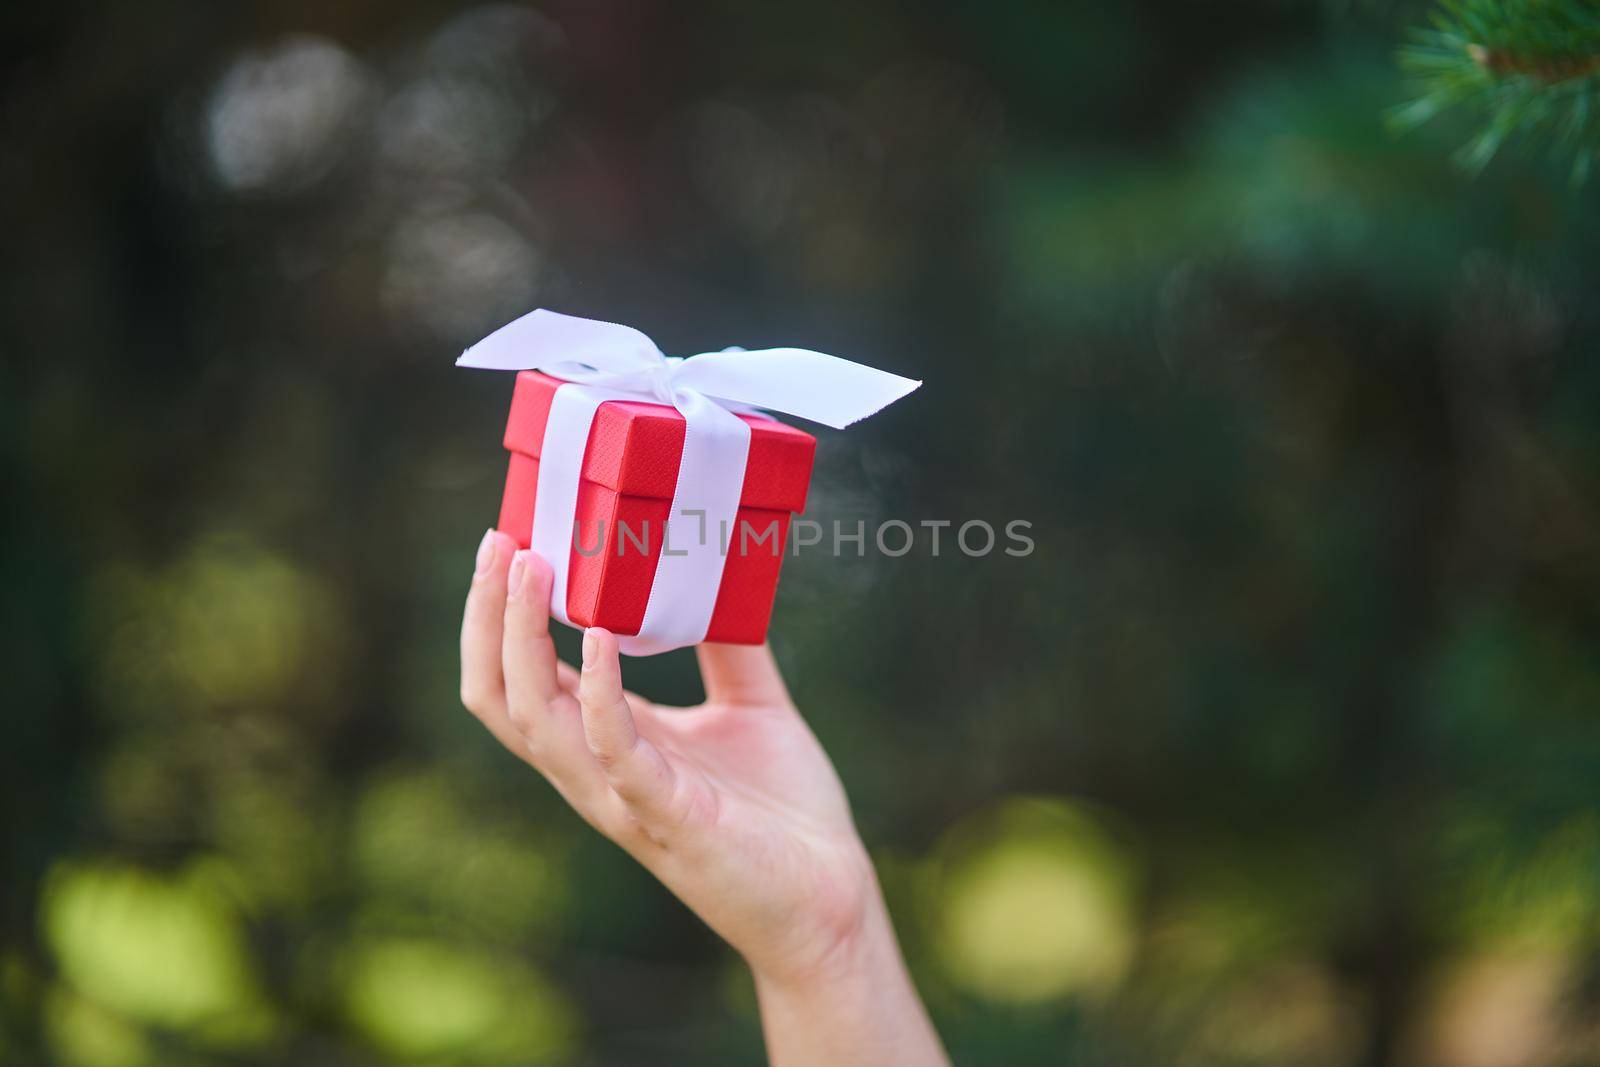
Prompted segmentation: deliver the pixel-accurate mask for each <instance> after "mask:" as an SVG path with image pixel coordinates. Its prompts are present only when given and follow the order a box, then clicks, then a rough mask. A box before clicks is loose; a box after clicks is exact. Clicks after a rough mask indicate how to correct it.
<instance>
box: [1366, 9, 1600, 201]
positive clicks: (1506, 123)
mask: <svg viewBox="0 0 1600 1067" xmlns="http://www.w3.org/2000/svg"><path fill="white" fill-rule="evenodd" d="M1400 63H1401V65H1402V66H1403V67H1404V68H1405V69H1406V70H1407V71H1408V72H1409V73H1410V74H1411V75H1412V77H1413V79H1414V80H1415V82H1416V85H1417V89H1418V94H1419V95H1418V97H1417V99H1415V100H1414V101H1412V102H1411V103H1409V104H1407V105H1405V106H1404V107H1401V108H1399V109H1397V110H1396V111H1395V112H1393V113H1392V114H1391V116H1390V118H1391V121H1392V122H1393V123H1394V125H1396V126H1397V127H1400V128H1411V127H1415V126H1417V125H1420V124H1421V123H1424V122H1426V121H1428V120H1429V119H1432V118H1434V117H1435V116H1436V115H1439V114H1441V113H1442V112H1445V111H1448V110H1452V109H1456V108H1463V109H1468V110H1471V111H1475V112H1477V113H1478V114H1479V115H1481V117H1482V123H1483V126H1482V129H1481V130H1480V132H1479V133H1478V135H1477V136H1476V137H1474V138H1473V139H1472V140H1471V141H1470V142H1469V143H1468V144H1467V145H1465V146H1464V147H1463V148H1462V149H1461V151H1460V152H1459V153H1458V155H1457V158H1458V159H1459V160H1460V161H1461V162H1462V163H1463V164H1464V165H1465V166H1467V167H1468V168H1470V169H1472V170H1480V169H1482V168H1483V167H1484V166H1486V165H1487V164H1488V163H1489V161H1490V160H1491V159H1493V158H1494V156H1495V154H1496V153H1497V152H1499V151H1500V149H1501V148H1502V147H1503V146H1504V145H1505V144H1506V143H1507V142H1508V141H1511V140H1513V139H1522V140H1528V141H1545V142H1548V143H1549V144H1550V145H1551V146H1552V148H1553V149H1554V150H1555V152H1556V153H1557V155H1558V156H1559V157H1562V158H1564V159H1567V160H1569V161H1570V165H1571V168H1572V177H1573V180H1574V182H1581V181H1583V180H1584V179H1585V178H1586V177H1587V175H1588V172H1589V170H1590V168H1591V167H1592V166H1593V164H1594V163H1595V162H1596V160H1597V159H1600V119H1597V116H1600V4H1596V3H1594V2H1592V0H1505V2H1496V0H1443V2H1442V3H1440V4H1439V6H1438V7H1437V8H1436V9H1435V10H1434V13H1433V18H1432V25H1431V27H1430V28H1427V29H1422V30H1418V31H1416V32H1415V33H1414V34H1413V39H1412V43H1411V44H1410V45H1409V46H1408V47H1406V48H1404V49H1402V50H1401V52H1400Z"/></svg>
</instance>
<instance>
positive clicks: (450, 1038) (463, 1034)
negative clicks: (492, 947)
mask: <svg viewBox="0 0 1600 1067" xmlns="http://www.w3.org/2000/svg"><path fill="white" fill-rule="evenodd" d="M341 974H342V980H343V985H344V1005H345V1010H346V1013H347V1015H348V1016H349V1019H350V1022H351V1024H352V1025H353V1026H354V1027H355V1028H356V1029H357V1030H358V1031H360V1032H361V1033H362V1034H363V1035H364V1036H365V1037H366V1038H367V1039H368V1040H369V1041H371V1042H372V1044H374V1045H375V1046H377V1047H378V1048H379V1049H380V1050H382V1051H383V1052H384V1053H385V1054H387V1055H389V1056H393V1057H399V1058H402V1059H407V1060H424V1059H435V1058H450V1059H451V1060H455V1061H463V1060H464V1061H471V1062H482V1063H507V1062H517V1063H529V1062H538V1061H541V1060H549V1059H557V1058H560V1057H562V1056H564V1055H567V1054H568V1053H570V1052H571V1050H572V1047H573V1042H574V1033H575V1022H574V1020H575V1018H576V1016H575V1013H574V1010H573V1008H572V1006H571V1005H570V1003H569V1002H568V1001H567V999H566V997H565V996H564V995H562V994H561V992H560V991H559V990H557V989H555V988H554V987H553V986H551V985H550V983H548V982H547V981H545V980H544V979H543V978H542V977H541V976H539V975H538V974H536V973H535V972H534V971H533V970H532V969H530V968H529V967H528V966H527V965H525V964H523V963H521V962H520V961H518V960H516V959H514V958H512V957H509V956H505V955H501V954H498V953H493V952H490V951H488V950H485V949H479V948H475V947H472V946H468V945H461V944H456V943H452V942H448V941H444V940H440V939H435V938H425V937H389V938H369V939H365V940H363V941H361V942H359V943H358V944H356V945H355V946H354V947H353V948H351V949H350V950H349V952H348V955H347V956H346V958H345V960H344V961H343V964H342V967H341Z"/></svg>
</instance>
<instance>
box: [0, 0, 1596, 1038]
mask: <svg viewBox="0 0 1600 1067" xmlns="http://www.w3.org/2000/svg"><path fill="white" fill-rule="evenodd" d="M1424 17H1425V9H1424V8H1423V7H1421V6H1419V5H1415V4H1406V3H1399V4H1395V3H1380V2H1357V0H1350V2H1347V3H1332V2H1326V3H1317V2H1311V0H1305V2H1299V0H1234V2H1228V3H1208V4H1195V3H1181V2H1174V0H1132V2H1109V0H1107V2H1100V3H1046V2H1036V3H1019V2H1012V3H999V4H997V3H979V2H976V0H965V2H951V3H938V4H913V3H906V2H898V3H894V2H890V3H858V2H850V3H843V2H835V0H823V2H819V3H810V4H772V5H761V4H735V3H727V2H708V3H666V2H655V3H644V2H640V3H629V2H624V0H593V2H579V0H552V2H550V3H547V4H543V5H536V6H514V5H503V4H487V5H479V4H466V3H454V2H450V0H383V2H381V3H379V2H374V0H337V2H330V3H318V4H312V3H304V2H299V0H283V2H267V0H242V2H238V3H229V4H205V3H195V2H179V0H146V2H144V3H139V4H126V3H121V4H119V3H55V4H45V3H38V2H32V0H22V2H18V3H15V4H12V5H8V6H7V8H6V10H5V13H4V14H0V27H3V31H0V40H3V41H4V43H3V44H0V51H3V53H4V56H5V60H4V63H3V65H0V70H3V78H4V81H3V97H0V116H3V123H4V152H3V154H0V212H3V215H0V218H3V219H4V225H3V229H0V307H3V309H4V320H3V324H0V328H3V334H0V346H3V347H0V455H3V460H0V470H3V471H4V478H3V479H0V486H3V488H0V493H3V500H4V510H5V522H4V524H3V526H0V588H3V592H0V605H3V607H0V611H3V616H0V617H3V619H4V633H3V642H0V666H3V675H0V706H3V708H4V713H3V718H0V782H3V784H0V813H3V815H0V817H3V819H4V823H3V830H4V837H3V844H0V1004H3V1009H0V1062H4V1063H7V1064H12V1063H15V1064H36V1063H40V1064H42V1063H51V1064H63V1065H68V1067H142V1065H154V1064H161V1065H168V1064H177V1065H185V1064H280V1063H281V1064H305V1065H343V1064H352V1065H359V1064H412V1063H429V1064H435V1063H437V1064H446V1063H448V1064H463V1065H476V1064H484V1065H490V1064H523V1063H527V1064H595V1065H600V1064H642V1063H651V1064H675V1063H682V1064H709V1063H724V1062H726V1063H755V1062H758V1061H759V1058H760V1055H761V1052H760V1040H759V1031H758V1028H757V1021H756V1018H755V1014H754V1002H753V994H752V992H751V989H750V986H749V981H748V978H747V977H746V976H745V974H744V973H743V971H742V969H741V967H740V966H739V964H738V961H737V960H736V959H735V958H733V957H732V956H731V955H730V953H729V952H728V951H727V950H725V949H724V948H722V947H720V946H719V944H718V943H717V942H716V941H715V939H714V938H713V937H712V936H711V935H710V934H709V933H707V932H706V931H705V930H704V929H703V928H702V927H701V926H700V925H699V924H698V923H697V922H696V920H695V919H694V918H693V917H692V916H691V915H689V914H688V913H687V912H686V911H685V910H684V909H682V908H681V907H679V906H677V905H676V904H675V903H674V902H673V901H672V900H671V899H670V898H669V897H668V896H667V895H666V894H665V893H664V892H663V891H662V890H661V889H660V888H659V887H658V886H657V885H656V884H654V883H653V882H652V881H651V880H650V879H649V878H648V877H647V876H646V875H644V874H642V873H641V872H640V871H638V870H637V869H636V868H635V867H634V866H633V865H632V864H631V862H630V861H629V860H627V859H626V858H625V857H624V856H623V855H622V854H621V853H620V852H619V851H618V850H616V849H614V848H613V847H611V846H610V845H608V844H607V843H605V842H603V841H601V840H599V839H598V838H597V837H595V835H593V834H592V833H590V832H589V831H588V830H587V829H586V828H585V827H584V826H583V825H582V824H581V823H580V822H579V821H578V820H577V819H576V818H575V817H573V816H572V815H571V814H569V813H568V812H567V811H566V810H565V809H564V807H563V806H562V804H561V803H560V802H559V800H558V798H557V797H556V796H555V795H554V793H553V792H552V791H551V790H550V789H549V788H548V787H547V786H546V785H545V784H544V783H543V782H542V781H541V780H540V779H538V777H537V776H535V775H534V774H533V773H531V772H530V771H528V770H527V769H526V768H525V767H523V766H522V765H521V764H519V763H516V762H514V761H513V760H512V759H511V758H510V757H508V756H506V755H505V754H504V753H503V752H502V751H501V750H500V749H499V748H498V747H497V746H496V745H495V744H494V742H493V741H492V740H491V739H490V738H489V737H488V736H487V735H486V734H485V733H484V731H482V730H481V729H480V728H479V727H478V725H477V724H476V723H475V722H474V721H473V720H472V719H471V718H470V717H469V716H468V715H467V714H466V713H465V712H463V711H462V710H461V708H460V706H459V704H458V701H457V697H456V690H457V678H456V630H457V625H458V620H459V611H460V601H461V598H462V595H463V592H464V589H465V586H466V582H467V578H468V575H469V573H470V571H471V566H472V554H473V551H474V549H475V547H476V544H477V541H478V538H479V536H480V535H481V533H482V530H483V528H484V526H485V525H487V524H488V523H489V522H490V521H492V520H493V518H494V516H495V514H496V510H497V501H498V492H499V483H500V478H501V477H502V475H503V471H504V454H503V453H502V452H501V451H500V444H499V440H500V432H501V428H502V423H503V418H504V413H505V408H506V405H507V402H508V398H509V391H510V381H509V379H507V378H505V377H503V376H499V375H492V374H484V373H474V372H465V371H457V370H455V369H453V367H452V365H451V364H452V360H453V359H454V357H455V355H456V354H457V353H458V352H459V350H460V349H461V348H462V347H463V346H464V345H465V344H467V343H469V342H471V341H473V340H475V339H476V338H477V337H479V336H480V335H482V334H483V333H485V332H487V331H488V330H490V329H492V328H493V327H495V326H497V325H499V324H501V323H502V322H504V321H506V320H507V319H509V318H511V317H513V316H515V315H516V314H518V313H520V312H522V311H525V310H527V309H529V308H531V307H534V306H545V307H551V308H555V309H558V310H562V311H567V312H572V313H576V314H585V315H593V316H597V317H603V318H610V319H614V320H619V321H624V322H628V323H631V324H634V325H637V326H640V327H641V328H643V329H645V330H647V331H648V332H650V333H651V334H652V335H653V336H654V337H655V338H656V339H657V340H658V341H660V342H661V343H662V345H663V347H664V348H666V349H667V350H668V351H670V352H678V353H687V352H693V351H700V350H703V349H707V348H720V347H722V346H723V345H727V344H734V343H738V344H744V345H747V346H761V345H771V344H803V345H807V346H810V347H815V348H820V349H823V350H826V351H832V352H837V353H839V354H842V355H846V356H850V357H853V358H857V359H860V360H862V361H864V362H868V363H872V364H875V365H878V366H882V367H885V368H888V369H892V370H895V371H899V372H901V373H904V374H908V375H913V376H915V377H919V378H924V379H926V380H927V383H928V384H927V386H926V387H925V388H924V389H923V390H922V391H921V392H919V393H917V394H916V395H915V396H914V397H912V398H911V399H910V400H908V401H906V402H904V403H902V404H900V405H898V406H896V407H895V408H894V409H893V410H891V411H890V412H887V413H885V414H884V415H882V416H880V417H878V418H876V419H873V420H872V421H870V422H868V423H866V424H863V425H861V426H858V427H856V428H854V429H853V430H851V431H850V432H848V433H843V434H840V433H833V432H829V431H825V430H824V431H820V433H821V448H820V452H819V467H818V474H817V480H816V484H815V488H814V492H813V498H812V504H811V506H810V510H809V513H808V514H809V515H810V516H811V517H813V518H816V519H819V520H821V521H823V522H825V523H826V522H829V521H831V520H832V519H834V518H839V519H841V520H843V521H846V522H849V523H852V524H853V523H854V521H855V520H857V519H866V520H867V521H869V522H871V521H873V520H874V519H877V518H904V519H907V520H909V521H911V522H913V523H916V522H918V521H920V520H922V519H951V520H956V521H958V522H959V521H961V520H965V519H971V518H981V519H985V520H988V521H990V522H993V523H996V524H997V525H998V524H1000V523H1003V522H1005V521H1007V520H1010V519H1013V518H1021V519H1026V520H1028V521H1031V522H1032V523H1033V524H1034V528H1033V531H1032V534H1033V536H1034V537H1035V540H1036V541H1037V546H1038V547H1037V551H1036V552H1035V553H1034V554H1033V555H1032V556H1030V557H1027V558H1024V559H1017V558H1011V557H1007V556H1004V555H1000V554H996V555H993V556H990V557H986V558H982V559H969V558H966V557H964V556H963V555H961V554H960V553H959V552H953V551H951V550H950V549H949V546H948V542H946V546H945V548H944V550H943V551H942V552H941V554H940V555H939V556H938V557H937V558H936V557H934V556H933V555H932V553H931V552H930V551H929V550H928V545H927V542H926V541H923V542H920V543H919V547H918V549H917V550H916V551H914V552H912V553H911V554H910V555H908V556H906V557H904V558H900V559H885V558H883V557H881V556H879V555H877V554H876V553H872V552H869V553H868V555H867V557H866V558H864V559H857V558H854V557H850V556H847V557H846V558H843V559H835V558H831V557H830V556H829V555H828V554H826V553H820V552H813V553H808V554H805V555H802V556H801V557H800V558H798V559H791V560H790V561H789V563H788V564H787V565H786V569H785V580H784V584H783V587H782V589H781V592H780V597H779V604H778V609H777V614H776V617H775V623H774V628H773V643H774V645H775V647H776V650H777V653H778V656H779V658H780V660H781V661H782V663H783V665H784V667H785V668H786V670H787V672H788V674H789V677H790V679H791V683H792V687H793V689H794V691H795V693H796V695H797V698H798V700H799V702H800V704H801V706H802V708H803V709H804V710H805V712H806V714H807V716H808V717H809V719H810V720H811V722H812V723H813V724H814V726H815V729H816V731H817V733H818V734H819V735H820V736H821V738H822V740H823V742H824V743H825V744H826V746H827V747H828V749H829V751H830V752H831V753H832V754H833V756H834V758H835V759H836V761H837V763H838V765H839V768H840V771H841V773H842V775H843V777H844V779H845V781H846V783H847V785H848V787H849V789H850V791H851V794H852V797H853V800H854V803H855V806H856V810H857V814H858V819H859V822H860V824H861V827H862V830H863V834H864V836H865V837H866V839H867V841H868V843H869V845H870V847H871V848H872V850H873V852H874V855H875V856H876V857H877V859H878V861H879V864H880V867H881V870H882V873H883V878H884V881H885V885H886V890H887V893H888V895H889V897H890V902H891V906H892V908H893V911H894V914H895V916H896V919H897V922H898V924H899V927H900V931H901V934H902V936H903V938H904V941H905V947H906V951H907V954H908V956H909V958H910V960H911V963H912V966H913V969H914V970H915V972H916V975H917V978H918V980H919V983H920V985H921V987H922V989H923V990H924V992H925V994H926V996H927V998H928V1001H929V1003H930V1006H931V1008H932V1011H933V1013H934V1015H935V1016H936V1018H937V1021H938V1023H939V1026H940V1028H941V1030H942V1031H943V1033H944V1034H945V1036H946V1038H947V1040H948V1041H949V1043H950V1045H951V1047H952V1050H953V1051H954V1053H955V1054H956V1056H957V1058H958V1060H959V1061H961V1062H964V1063H973V1064H1058V1063H1060V1064H1105V1065H1110V1064H1117V1065H1140V1064H1152V1065H1154V1064H1183V1065H1194V1067H1210V1065H1266V1064H1295V1065H1310V1067H1317V1065H1329V1067H1336V1065H1347V1064H1348V1065H1372V1067H1388V1065H1400V1064H1406V1065H1413V1064H1414V1065H1419V1067H1517V1065H1530V1067H1541V1065H1544V1067H1576V1065H1580V1064H1593V1063H1597V1062H1600V1022H1597V1019H1600V651H1597V649H1600V645H1597V638H1600V359H1597V358H1596V357H1597V351H1596V343H1597V340H1600V299H1597V298H1596V293H1597V292H1600V228H1597V222H1600V217H1597V216H1600V213H1597V211H1596V210H1595V202H1596V197H1597V196H1600V190H1597V189H1596V188H1595V187H1594V186H1593V185H1589V186H1587V187H1583V186H1579V187H1574V186H1573V185H1572V184H1571V183H1570V182H1569V180H1568V172H1567V170H1566V169H1564V168H1563V167H1561V166H1559V165H1556V164H1553V163H1550V162H1547V161H1545V160H1543V159H1541V158H1540V157H1539V155H1538V154H1537V153H1507V154H1504V155H1503V156H1502V158H1500V159H1498V160H1496V161H1495V162H1494V163H1493V164H1491V165H1490V166H1489V167H1488V168H1487V169H1486V170H1485V171H1484V172H1483V173H1482V174H1479V175H1476V176H1469V175H1467V174H1465V173H1463V172H1462V171H1461V170H1460V169H1458V168H1457V167H1456V166H1455V165H1454V164H1453V163H1452V162H1451V158H1450V156H1451V152H1452V151H1453V150H1454V149H1455V148H1456V147H1457V146H1458V145H1459V144H1461V143H1462V141H1463V140H1464V139H1465V138H1466V137H1467V136H1469V135H1470V133H1471V130H1470V129H1469V126H1470V123H1469V121H1468V120H1467V119H1465V118H1461V119H1457V118H1454V117H1450V116H1447V117H1445V118H1444V119H1442V120H1440V121H1437V122H1435V123H1432V124H1430V125H1428V126H1425V127H1423V128H1422V129H1420V130H1418V131H1415V132H1412V133H1409V134H1406V135H1403V136H1398V135H1396V134H1394V133H1392V132H1390V130H1389V129H1388V128H1386V126H1385V121H1384V116H1385V114H1386V113H1387V112H1388V111H1389V110H1390V109H1392V108H1393V107H1395V106H1397V105H1400V104H1403V103H1404V102H1405V101H1406V100H1407V99H1408V92H1409V90H1408V88H1407V85H1406V83H1405V82H1404V79H1403V76H1402V75H1401V74H1400V73H1398V72H1397V66H1396V63H1395V58H1394V55H1395V50H1396V48H1397V47H1398V46H1399V45H1400V43H1401V42H1402V41H1403V40H1404V38H1405V34H1406V32H1407V30H1408V28H1409V27H1411V26H1413V25H1415V24H1417V23H1418V22H1419V21H1421V20H1422V19H1423V18H1424ZM565 647H566V649H567V651H568V652H570V651H571V646H570V643H568V644H566V645H565ZM628 667H629V681H630V684H632V685H634V686H635V687H636V688H639V689H642V690H645V691H647V692H649V693H651V694H652V695H655V696H658V697H660V698H662V699H666V700H678V701H685V702H687V701H692V700H694V699H696V698H697V696H698V681H697V678H696V676H695V672H694V668H693V661H692V657H691V656H689V655H688V654H686V653H684V654H674V655H671V656H667V657H661V658H657V659H653V660H649V661H642V662H633V663H630V664H629V665H628Z"/></svg>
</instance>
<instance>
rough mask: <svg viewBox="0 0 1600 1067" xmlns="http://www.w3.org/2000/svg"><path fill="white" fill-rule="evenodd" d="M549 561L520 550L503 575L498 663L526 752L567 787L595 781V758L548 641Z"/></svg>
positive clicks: (568, 672) (562, 669)
mask: <svg viewBox="0 0 1600 1067" xmlns="http://www.w3.org/2000/svg"><path fill="white" fill-rule="evenodd" d="M552 581H553V575H552V572H551V570H550V564H549V563H547V562H546V561H545V560H544V559H542V558H540V557H539V556H538V555H536V554H534V553H533V552H531V551H528V550H526V549H524V550H523V551H521V552H518V553H517V554H516V556H515V557H514V558H513V559H512V561H511V567H510V570H509V573H508V574H507V576H506V604H505V627H504V636H503V639H502V643H501V650H500V655H501V661H502V664H503V667H504V671H505V689H506V705H507V708H508V712H509V716H510V719H511V722H512V723H513V724H514V725H515V726H516V728H517V730H518V731H519V732H520V733H521V734H522V737H523V741H524V743H525V744H526V746H527V750H528V753H529V756H530V757H531V758H532V760H533V762H534V764H535V765H536V766H537V767H538V768H539V769H540V770H541V771H543V772H544V773H545V774H546V775H549V776H550V777H552V778H559V779H562V780H563V781H562V784H564V785H566V786H567V787H568V788H574V789H575V788H577V787H578V786H580V785H583V784H584V783H585V781H586V780H587V781H589V782H590V783H593V782H597V781H598V772H597V769H596V768H595V766H594V760H593V759H592V758H591V757H590V755H589V753H588V751H587V750H586V749H585V746H584V743H583V730H582V724H581V722H580V720H579V716H578V709H577V705H576V704H575V702H574V701H573V698H572V692H571V688H570V686H568V685H563V684H562V681H561V679H562V676H563V674H565V675H567V676H568V677H571V676H572V674H573V672H572V669H571V668H570V667H565V665H564V664H562V663H561V661H560V659H559V658H558V657H557V656H556V647H555V643H554V642H552V641H551V640H550V586H551V583H552Z"/></svg>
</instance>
